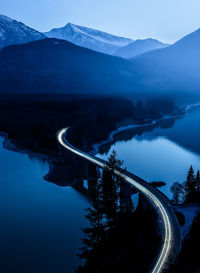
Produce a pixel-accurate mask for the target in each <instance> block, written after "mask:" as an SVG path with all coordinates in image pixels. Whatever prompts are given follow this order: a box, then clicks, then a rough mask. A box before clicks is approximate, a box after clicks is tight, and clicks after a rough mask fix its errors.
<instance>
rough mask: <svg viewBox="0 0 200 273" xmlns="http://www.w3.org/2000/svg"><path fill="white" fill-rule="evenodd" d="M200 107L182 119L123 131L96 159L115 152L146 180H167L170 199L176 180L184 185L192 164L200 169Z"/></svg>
mask: <svg viewBox="0 0 200 273" xmlns="http://www.w3.org/2000/svg"><path fill="white" fill-rule="evenodd" d="M199 121H200V107H193V108H192V110H190V111H189V112H188V113H186V114H185V115H184V116H181V117H179V118H169V119H165V120H163V121H159V122H157V123H156V124H151V125H146V126H142V127H138V128H133V129H130V130H126V131H124V132H120V133H118V134H117V136H116V137H115V141H113V142H112V143H110V144H107V145H103V146H102V147H101V149H100V150H101V153H100V154H98V155H97V156H99V157H101V158H104V159H107V158H108V156H109V154H110V153H111V151H112V150H113V149H114V150H116V151H117V153H118V157H119V158H120V159H122V160H124V166H126V167H127V169H128V170H129V171H131V172H133V173H134V174H136V175H138V176H139V177H141V178H143V179H145V180H147V181H164V182H166V186H164V187H162V188H161V191H162V192H164V193H165V194H166V195H167V196H168V197H169V198H171V197H172V194H171V191H170V188H171V186H172V184H173V183H174V182H176V181H178V182H184V181H185V178H186V175H187V171H188V169H189V167H190V165H192V166H193V167H194V169H195V171H197V169H198V168H199V169H200V130H199V124H200V123H199Z"/></svg>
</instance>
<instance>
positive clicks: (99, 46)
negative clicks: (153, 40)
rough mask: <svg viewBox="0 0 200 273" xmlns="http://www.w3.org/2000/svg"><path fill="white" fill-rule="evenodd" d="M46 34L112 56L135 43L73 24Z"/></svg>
mask: <svg viewBox="0 0 200 273" xmlns="http://www.w3.org/2000/svg"><path fill="white" fill-rule="evenodd" d="M44 34H45V35H46V36H47V37H48V38H57V39H63V40H66V41H69V42H72V43H74V44H76V45H79V46H82V47H86V48H89V49H92V50H95V51H98V52H102V53H106V54H110V55H112V54H114V52H115V51H116V50H117V49H119V48H121V47H124V46H126V45H128V44H130V43H131V42H133V40H131V39H128V38H123V37H118V36H114V35H111V34H108V33H105V32H102V31H99V30H95V29H92V28H86V27H82V26H78V25H74V24H71V23H68V24H67V25H66V26H64V27H62V28H54V29H52V30H51V31H49V32H45V33H44Z"/></svg>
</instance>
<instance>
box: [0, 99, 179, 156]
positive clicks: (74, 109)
mask: <svg viewBox="0 0 200 273" xmlns="http://www.w3.org/2000/svg"><path fill="white" fill-rule="evenodd" d="M162 105H163V107H161V106H162ZM161 109H162V110H161ZM174 109H175V106H174V104H173V102H171V101H160V100H159V101H149V102H145V103H144V102H142V101H130V100H128V99H125V98H122V97H110V96H91V95H90V96H89V95H69V94H68V95H59V94H57V95H56V96H54V95H52V94H51V95H48V94H45V95H44V94H43V95H41V94H38V95H36V94H34V95H25V94H15V95H10V94H8V95H1V99H0V131H4V132H6V133H8V138H9V139H12V140H14V144H15V145H17V146H19V147H21V148H25V149H29V150H31V151H34V152H39V153H48V154H50V153H51V154H52V153H54V154H56V153H57V142H56V137H55V135H56V133H57V131H58V130H60V129H61V128H63V127H68V126H69V127H70V132H69V139H70V141H71V142H72V143H73V144H74V145H77V146H79V147H82V148H85V149H86V150H87V149H90V148H91V146H92V144H93V143H95V142H99V141H101V140H105V139H107V138H108V136H109V134H110V132H111V131H113V130H115V129H116V128H117V126H118V124H120V123H122V122H123V121H124V120H127V119H129V120H132V121H136V120H137V121H142V120H144V119H146V118H149V119H153V118H155V117H160V116H162V115H164V114H166V113H171V112H173V111H174Z"/></svg>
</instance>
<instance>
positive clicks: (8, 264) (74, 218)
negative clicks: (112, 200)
mask: <svg viewBox="0 0 200 273" xmlns="http://www.w3.org/2000/svg"><path fill="white" fill-rule="evenodd" d="M2 142H3V139H2V138H0V218H1V225H0V242H1V244H0V272H2V273H11V272H12V273H13V272H20V273H25V272H26V273H27V272H29V273H36V272H38V273H40V272H41V273H51V272H52V273H55V272H56V273H61V272H62V273H63V272H75V268H76V267H77V264H78V262H79V259H78V257H77V256H76V254H77V252H78V248H79V247H80V245H81V242H80V238H82V235H83V233H82V231H81V228H83V227H85V226H87V224H88V223H87V220H86V219H85V216H84V215H85V209H86V208H87V207H88V205H89V204H88V201H87V200H86V199H85V198H84V197H83V196H82V195H80V194H79V193H78V192H77V191H75V190H74V189H73V188H72V187H59V186H56V185H55V184H51V183H48V182H46V181H44V179H43V177H44V175H45V174H46V173H47V172H48V168H49V167H48V164H47V162H46V161H44V160H42V161H41V160H40V161H38V159H36V158H33V157H31V160H30V158H29V157H28V156H27V155H24V154H19V153H15V152H11V151H8V150H5V149H3V148H2Z"/></svg>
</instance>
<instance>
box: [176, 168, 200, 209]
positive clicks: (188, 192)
mask: <svg viewBox="0 0 200 273" xmlns="http://www.w3.org/2000/svg"><path fill="white" fill-rule="evenodd" d="M171 191H172V193H173V202H174V203H175V204H177V205H178V204H183V203H200V171H199V170H197V173H196V174H195V172H194V169H193V167H192V166H190V168H189V171H188V174H187V178H186V181H185V182H184V183H179V182H175V183H174V184H173V185H172V187H171Z"/></svg>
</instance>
